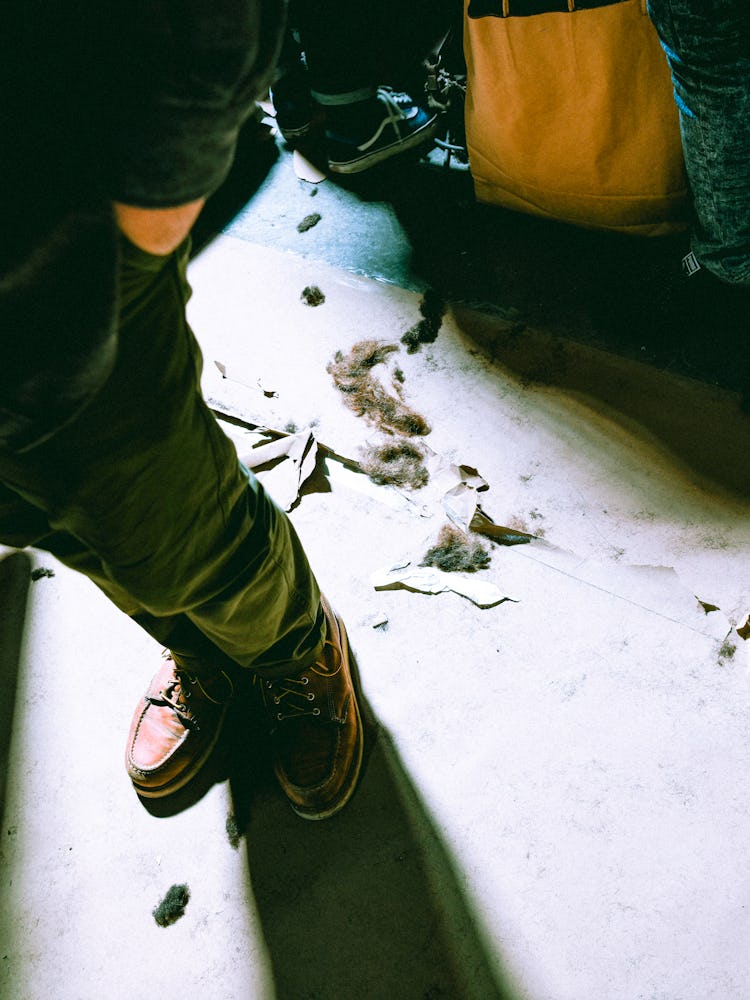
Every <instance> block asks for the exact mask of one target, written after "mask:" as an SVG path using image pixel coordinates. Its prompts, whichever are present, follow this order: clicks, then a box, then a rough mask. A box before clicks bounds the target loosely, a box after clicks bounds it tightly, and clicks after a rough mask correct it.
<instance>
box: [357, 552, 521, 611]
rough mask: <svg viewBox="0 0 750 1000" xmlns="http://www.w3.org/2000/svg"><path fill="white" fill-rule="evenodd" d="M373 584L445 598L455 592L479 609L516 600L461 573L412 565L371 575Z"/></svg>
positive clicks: (397, 566) (482, 581) (404, 565)
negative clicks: (439, 595)
mask: <svg viewBox="0 0 750 1000" xmlns="http://www.w3.org/2000/svg"><path fill="white" fill-rule="evenodd" d="M370 582H371V583H372V585H373V587H374V588H375V590H385V589H388V588H395V587H404V588H406V589H407V590H417V591H419V592H420V593H422V594H445V593H448V592H449V591H452V592H453V593H455V594H459V595H460V596H461V597H466V598H467V599H468V600H470V601H471V602H472V603H473V604H476V605H477V607H479V608H492V607H495V605H497V604H502V603H503V601H512V600H513V598H512V597H508V595H507V594H503V592H502V591H501V590H500V588H499V587H496V586H495V584H494V583H488V582H487V581H486V580H469V579H467V578H466V577H464V576H462V575H461V574H460V573H446V572H445V571H443V570H440V569H435V568H434V567H432V566H415V565H414V564H413V563H412V562H405V563H399V564H397V565H396V566H391V567H390V569H380V570H376V571H375V572H374V573H372V574H371V576H370Z"/></svg>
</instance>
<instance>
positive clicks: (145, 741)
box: [0, 242, 359, 808]
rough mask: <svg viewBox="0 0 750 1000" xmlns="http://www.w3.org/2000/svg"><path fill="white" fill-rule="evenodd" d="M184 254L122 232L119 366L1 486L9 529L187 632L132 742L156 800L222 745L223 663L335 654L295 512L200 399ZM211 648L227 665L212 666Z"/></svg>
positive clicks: (284, 666) (289, 666) (259, 670)
mask: <svg viewBox="0 0 750 1000" xmlns="http://www.w3.org/2000/svg"><path fill="white" fill-rule="evenodd" d="M186 263H187V247H183V248H181V250H180V251H178V252H176V253H175V254H172V255H170V256H169V257H167V258H158V257H152V256H151V255H148V254H144V253H142V252H141V251H139V250H137V249H136V248H134V247H132V246H131V245H130V244H127V243H126V242H124V243H123V256H122V263H121V268H120V339H119V353H118V360H117V364H116V367H115V371H114V372H113V374H112V376H111V377H110V379H109V380H108V382H107V383H106V384H105V386H104V387H103V389H102V391H101V392H100V393H99V394H98V396H97V397H96V399H95V400H94V401H93V402H92V403H91V404H90V405H89V407H88V408H87V409H86V410H85V411H84V412H83V413H82V414H81V415H80V417H79V418H78V419H77V420H76V421H75V422H74V423H73V424H71V425H69V426H68V427H66V428H64V429H63V430H61V431H60V432H58V434H57V435H55V437H54V438H52V439H51V440H50V441H48V442H46V443H45V444H43V445H40V446H39V447H37V448H35V449H33V451H31V452H28V453H26V454H23V455H13V454H8V453H0V482H2V483H3V484H4V491H3V496H4V497H5V500H6V503H8V502H9V498H10V500H12V499H13V498H17V505H16V506H17V510H16V512H15V514H14V512H13V511H12V510H11V511H8V510H6V515H9V516H6V517H5V518H4V519H2V520H0V539H1V540H3V541H7V542H8V543H9V544H14V545H19V544H29V543H30V542H36V543H37V544H41V545H42V546H46V547H47V548H49V549H50V550H51V551H54V552H55V554H56V555H58V556H59V557H60V558H61V559H62V560H63V561H64V562H67V563H68V564H69V565H71V566H73V567H74V568H76V569H79V570H81V571H82V572H84V573H86V575H88V576H89V577H90V578H91V579H92V580H94V582H96V583H97V584H98V585H99V586H100V587H101V588H102V589H103V590H104V591H105V592H106V593H107V594H108V595H109V596H110V597H111V598H112V599H113V600H114V601H115V603H116V604H117V605H118V606H119V607H120V608H121V609H122V610H123V611H125V612H126V613H127V614H130V615H131V616H132V617H134V619H135V620H136V621H139V622H140V623H141V624H144V625H145V626H146V627H147V628H148V630H149V631H150V632H152V634H158V635H159V637H160V639H162V640H163V639H166V640H167V642H168V643H170V644H171V643H172V636H176V639H177V647H178V652H177V653H176V654H175V657H176V659H173V660H172V661H170V663H168V664H167V665H166V666H165V667H164V668H162V671H160V672H159V675H157V679H156V680H155V682H154V684H153V685H152V687H151V688H150V689H149V691H148V692H147V695H146V697H145V698H144V700H143V703H142V704H141V705H140V706H139V709H138V711H137V712H136V718H134V728H133V730H131V736H130V740H129V771H130V774H131V778H132V779H133V780H134V783H135V784H136V786H137V787H138V789H139V791H140V792H141V793H142V794H146V795H161V794H166V793H167V792H169V791H171V790H173V789H175V788H177V787H179V786H180V785H181V784H184V783H185V781H186V780H188V779H189V778H190V777H191V776H192V774H194V773H195V771H196V770H197V768H198V767H199V766H200V764H201V763H202V761H203V760H204V759H205V756H206V755H207V752H208V750H210V746H212V745H213V743H214V742H215V738H216V736H217V735H218V728H219V727H220V725H221V721H222V720H223V711H222V712H216V711H213V710H212V709H211V708H210V707H209V706H211V705H215V703H216V702H217V701H221V700H224V698H225V696H226V693H227V684H226V683H223V684H220V687H221V689H222V695H223V696H224V697H216V696H215V692H213V691H210V690H207V684H206V681H207V680H208V679H209V678H210V676H211V672H212V670H213V677H214V678H219V679H222V680H224V678H223V673H225V672H226V671H225V670H224V667H225V665H226V664H227V663H228V662H230V663H231V664H232V665H236V666H237V669H239V668H240V667H251V668H252V669H253V671H254V672H255V673H256V674H258V675H260V676H261V677H263V678H267V679H269V680H270V679H274V680H275V679H282V678H288V677H290V676H291V677H296V676H299V675H300V674H301V673H303V672H304V671H309V670H314V669H315V666H316V664H318V663H319V662H320V661H321V660H323V659H325V647H324V644H323V640H324V638H325V637H326V635H327V634H328V633H329V632H330V623H329V621H328V618H327V617H326V615H325V613H324V609H323V608H322V606H321V599H320V592H319V590H318V587H317V584H316V582H315V579H314V577H313V575H312V572H311V570H310V567H309V565H308V563H307V560H306V557H305V555H304V552H303V550H302V547H301V545H300V543H299V541H298V540H297V537H296V535H295V533H294V530H293V528H292V526H291V524H290V523H289V521H288V518H286V516H285V515H284V514H283V513H282V512H281V511H279V510H278V508H276V506H275V505H274V504H273V503H272V502H271V501H270V499H269V498H268V497H267V496H266V494H265V493H264V491H263V489H262V487H261V486H260V484H259V483H258V482H257V480H255V478H254V477H253V476H252V475H251V474H249V473H248V472H247V470H245V469H244V468H243V467H242V466H241V465H240V463H239V462H238V459H237V455H236V451H235V448H234V445H233V444H232V443H231V441H230V440H229V439H228V438H227V437H226V436H225V435H224V434H223V432H222V431H221V429H220V428H219V426H218V425H217V423H216V421H215V419H214V418H213V415H212V414H211V413H210V411H209V410H208V408H207V406H206V404H205V402H204V401H203V399H202V397H201V395H200V387H199V380H200V369H201V358H200V352H199V350H198V347H197V345H196V343H195V339H194V338H193V336H192V333H191V331H190V330H189V328H188V326H187V323H186V320H185V302H186V300H187V297H188V294H189V289H188V286H187V282H186V279H185V267H186ZM19 510H21V511H23V513H22V514H19ZM24 518H25V519H26V521H27V523H24ZM34 534H36V538H34V537H33V536H34ZM180 644H183V648H180ZM214 648H216V649H217V650H219V651H221V656H220V660H221V662H219V663H218V664H217V663H216V662H215V660H213V662H211V663H209V664H206V662H205V658H206V656H209V655H210V653H211V650H213V649H214ZM212 659H213V658H212ZM201 665H203V667H205V669H202V668H201ZM195 674H200V678H199V679H200V684H198V685H197V686H196V685H194V684H193V682H194V680H195V679H196V678H195V676H194V675H195ZM229 687H230V688H231V683H230V685H229ZM188 699H192V700H191V702H190V704H189V705H188ZM196 706H197V711H198V712H199V715H200V713H201V712H202V713H203V717H200V718H199V717H196V714H195V713H196ZM206 713H208V716H207V717H206ZM354 719H355V715H354V713H353V712H352V713H350V715H349V721H348V723H347V725H348V726H349V728H351V727H352V720H354ZM322 721H323V722H324V723H329V722H330V723H332V724H335V725H336V726H339V723H337V722H335V721H334V720H331V719H330V718H329V717H328V716H325V717H324V719H323V720H322ZM358 732H359V731H358ZM355 736H356V737H357V739H359V735H357V734H355ZM333 737H335V739H334V742H338V735H337V734H333ZM333 737H332V738H333ZM355 742H356V740H355ZM355 749H356V748H355ZM141 751H143V753H142V755H141V757H140V758H139V756H138V754H139V753H140V752H141ZM349 758H351V753H350V754H349ZM349 758H347V759H346V760H342V759H340V758H338V759H337V758H336V755H335V754H334V758H333V767H334V770H336V769H338V774H336V775H333V776H332V781H333V785H336V784H337V783H339V779H340V777H341V774H342V773H343V772H346V773H347V774H350V773H351V767H350V765H351V759H349ZM331 759H332V758H331V757H330V754H329V762H330V760H331ZM354 778H356V775H355V776H354ZM318 784H320V782H318ZM335 792H336V795H338V792H339V789H338V788H336V789H335ZM326 805H327V803H325V802H324V803H323V807H326ZM314 806H315V808H318V807H319V806H320V802H319V801H316V802H315V803H314Z"/></svg>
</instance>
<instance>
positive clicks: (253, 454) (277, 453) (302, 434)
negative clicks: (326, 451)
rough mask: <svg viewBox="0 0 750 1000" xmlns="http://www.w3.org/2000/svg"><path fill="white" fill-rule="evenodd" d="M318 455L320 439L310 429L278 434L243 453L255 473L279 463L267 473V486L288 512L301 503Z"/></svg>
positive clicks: (265, 477)
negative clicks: (300, 500) (301, 492)
mask: <svg viewBox="0 0 750 1000" xmlns="http://www.w3.org/2000/svg"><path fill="white" fill-rule="evenodd" d="M261 433H262V432H261ZM274 433H277V432H274ZM317 457H318V442H317V439H316V437H315V435H314V434H313V432H312V431H311V430H310V429H309V428H306V429H304V430H301V431H298V432H297V433H296V434H288V435H284V436H282V437H275V438H273V439H272V440H270V441H268V442H267V443H265V444H260V445H258V446H257V447H256V448H252V449H251V450H250V451H248V452H246V453H245V454H244V455H240V461H241V462H242V463H243V465H245V466H246V467H247V468H248V469H252V470H253V471H254V472H257V471H258V470H260V469H262V468H263V466H266V465H270V464H271V463H278V464H275V465H273V467H272V468H270V469H268V470H266V472H265V473H264V474H263V476H262V479H263V486H264V488H265V489H267V490H268V492H269V493H270V494H271V496H272V497H273V498H274V500H275V501H276V502H277V503H278V504H279V506H280V507H282V509H283V510H287V511H288V510H291V509H292V507H294V505H295V504H296V503H297V500H298V499H299V496H300V490H301V489H302V486H303V484H304V483H305V482H306V481H307V480H308V479H309V478H310V476H311V475H312V474H313V472H314V471H315V465H316V462H317ZM281 459H289V461H281Z"/></svg>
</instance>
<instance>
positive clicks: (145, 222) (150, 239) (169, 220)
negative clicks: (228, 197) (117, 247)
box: [114, 198, 205, 257]
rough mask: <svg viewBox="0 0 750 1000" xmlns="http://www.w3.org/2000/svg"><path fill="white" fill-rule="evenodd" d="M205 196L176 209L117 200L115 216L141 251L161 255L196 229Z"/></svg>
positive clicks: (175, 246) (168, 252)
mask: <svg viewBox="0 0 750 1000" xmlns="http://www.w3.org/2000/svg"><path fill="white" fill-rule="evenodd" d="M204 204H205V198H199V199H198V200H197V201H191V202H188V203H187V204H185V205H177V206H176V207H175V208H138V207H137V206H135V205H123V204H122V202H119V201H116V202H114V210H115V217H116V219H117V224H118V225H119V227H120V229H121V230H122V232H123V233H124V234H125V236H127V238H128V239H129V240H130V242H131V243H135V245H136V246H137V247H140V249H141V250H145V251H146V252H147V253H153V254H156V255H157V256H160V257H162V256H165V255H166V254H170V253H172V251H173V250H175V249H176V248H177V247H178V246H179V245H180V243H182V241H183V240H184V239H185V237H186V236H187V234H188V233H189V232H190V230H191V229H192V228H193V223H194V222H195V220H196V219H197V218H198V216H199V215H200V211H201V209H202V208H203V205H204Z"/></svg>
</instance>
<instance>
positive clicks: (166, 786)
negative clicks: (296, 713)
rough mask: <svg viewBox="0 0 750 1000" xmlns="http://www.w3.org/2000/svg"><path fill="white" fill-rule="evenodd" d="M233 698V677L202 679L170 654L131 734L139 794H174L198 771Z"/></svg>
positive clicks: (131, 765) (132, 771) (130, 764)
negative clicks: (179, 664) (178, 662)
mask: <svg viewBox="0 0 750 1000" xmlns="http://www.w3.org/2000/svg"><path fill="white" fill-rule="evenodd" d="M233 694H234V685H233V683H232V680H231V679H230V677H229V676H228V675H227V674H225V673H223V672H222V673H218V674H217V675H216V677H212V678H210V679H199V678H197V677H194V676H193V675H191V674H190V673H188V672H187V671H186V670H184V669H182V668H181V667H179V666H178V665H177V664H176V663H175V661H174V659H173V658H172V654H171V653H169V652H167V653H166V654H165V660H164V664H163V666H162V668H161V670H160V671H159V672H158V673H157V674H156V676H155V677H154V678H153V680H152V681H151V684H150V686H149V689H148V691H146V694H145V695H144V696H143V698H142V699H141V701H140V702H139V704H138V707H137V708H136V711H135V715H134V716H133V721H132V723H131V725H130V733H129V735H128V745H127V751H126V754H125V766H126V768H127V771H128V774H129V775H130V780H131V781H132V782H133V784H134V786H135V789H136V791H137V792H138V794H139V795H143V796H145V797H146V798H160V797H161V796H164V795H170V794H171V793H172V792H175V791H177V789H178V788H182V787H183V785H186V784H187V783H188V781H190V779H191V778H193V777H194V776H195V775H196V774H197V773H198V771H199V770H200V769H201V767H202V766H203V764H204V763H205V762H206V760H207V759H208V757H209V754H210V753H211V751H212V750H213V748H214V747H215V746H216V742H217V740H218V739H219V733H220V732H221V727H222V725H223V723H224V716H225V715H226V711H227V706H228V704H229V701H230V700H231V697H232V695H233Z"/></svg>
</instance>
